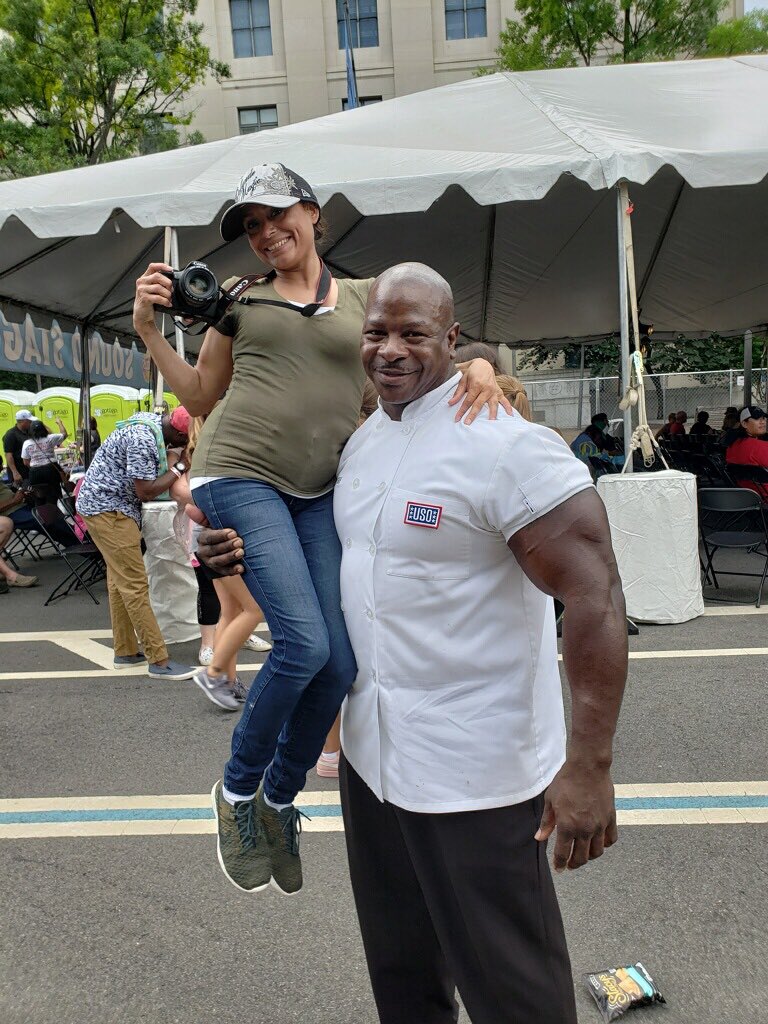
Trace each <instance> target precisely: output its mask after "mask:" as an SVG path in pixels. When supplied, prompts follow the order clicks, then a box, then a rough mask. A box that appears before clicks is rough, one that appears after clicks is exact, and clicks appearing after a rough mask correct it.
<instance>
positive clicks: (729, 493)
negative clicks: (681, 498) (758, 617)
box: [699, 487, 768, 608]
mask: <svg viewBox="0 0 768 1024" xmlns="http://www.w3.org/2000/svg"><path fill="white" fill-rule="evenodd" d="M699 531H700V534H701V543H702V546H703V548H704V554H705V559H704V562H703V566H702V568H703V571H704V580H705V582H706V583H709V581H710V580H711V581H712V584H713V585H714V587H715V589H716V590H719V589H720V583H719V582H718V578H717V577H718V575H720V576H753V577H756V578H758V579H759V580H760V587H759V589H758V591H757V600H756V602H755V607H756V608H759V607H760V602H761V600H762V595H763V586H764V585H765V579H766V576H768V518H766V509H765V506H764V505H763V503H762V502H761V501H760V498H759V496H758V495H757V494H755V492H754V491H750V490H747V489H746V488H745V487H716V488H710V487H704V488H702V489H701V490H700V491H699ZM721 549H723V550H729V551H746V552H747V553H748V554H755V555H758V556H759V557H760V558H762V559H763V571H762V572H736V571H735V570H732V569H728V570H726V569H718V570H717V572H716V571H715V568H714V565H713V564H712V563H713V559H714V557H715V554H716V553H717V552H718V551H719V550H721ZM713 600H727V599H724V598H718V599H713ZM732 603H733V604H745V603H746V602H744V601H733V602H732ZM750 603H751V602H750Z"/></svg>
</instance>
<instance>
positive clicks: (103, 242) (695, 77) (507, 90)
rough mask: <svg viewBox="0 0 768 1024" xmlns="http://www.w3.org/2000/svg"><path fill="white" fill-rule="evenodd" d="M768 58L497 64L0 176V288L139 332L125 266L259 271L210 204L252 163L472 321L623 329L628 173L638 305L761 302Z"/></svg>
mask: <svg viewBox="0 0 768 1024" xmlns="http://www.w3.org/2000/svg"><path fill="white" fill-rule="evenodd" d="M766 72H768V57H766V56H755V57H744V58H738V59H729V60H711V61H688V62H683V61H681V62H674V63H665V64H639V65H619V66H610V67H599V68H579V69H569V70H562V71H545V72H544V71H543V72H528V73H525V74H506V73H505V74H498V75H493V76H489V77H486V78H479V79H473V80H470V81H467V82H462V83H459V84H456V85H449V86H444V87H442V88H439V89H433V90H430V91H428V92H424V93H418V94H415V95H412V96H405V97H401V98H399V99H395V100H391V101H388V102H385V103H381V104H376V105H371V106H367V107H364V108H361V109H358V110H354V111H345V112H343V113H340V114H334V115H331V116H329V117H323V118H318V119H316V120H314V121H308V122H304V123H302V124H296V125H289V126H287V127H285V128H278V129H275V130H272V131H269V132H264V133H260V134H254V135H247V136H241V137H237V138H233V139H226V140H223V141H220V142H213V143H208V144H205V145H201V146H197V147H191V148H183V149H179V150H175V151H172V152H167V153H162V154H156V155H152V156H147V157H139V158H135V159H132V160H125V161H120V162H116V163H112V164H104V165H100V166H96V167H89V168H82V169H78V170H73V171H64V172H60V173H57V174H49V175H42V176H39V177H35V178H27V179H23V180H17V181H9V182H4V183H2V184H0V226H1V230H0V301H3V302H6V303H10V304H13V305H16V306H20V307H26V308H29V309H32V310H33V311H34V310H35V309H38V310H41V311H45V312H46V313H49V314H51V315H57V316H59V317H62V318H66V317H69V318H72V319H77V320H80V319H82V318H84V317H88V318H89V320H90V321H91V322H92V323H94V324H95V326H97V327H98V328H99V329H100V330H101V331H102V332H103V333H105V332H109V331H115V332H117V333H130V305H131V300H132V295H133V289H134V282H135V278H136V277H137V276H138V274H139V273H141V271H142V270H143V268H144V266H145V265H146V264H147V263H148V262H149V261H150V259H161V258H162V229H163V228H164V227H165V226H168V225H170V226H174V227H177V228H178V229H179V243H180V253H181V258H182V263H186V262H187V261H188V260H189V259H193V258H206V259H208V261H209V262H210V265H211V266H212V268H213V269H214V270H215V271H216V272H217V274H220V275H221V277H224V276H227V275H229V274H235V273H236V274H243V273H251V272H254V270H255V269H257V268H255V267H254V265H253V264H254V260H253V257H252V255H251V254H250V253H249V250H248V248H247V244H246V243H245V242H244V241H243V240H242V239H241V240H238V241H236V242H234V243H232V244H231V245H226V246H225V245H223V244H222V242H221V239H220V237H219V235H218V219H219V215H220V213H221V210H222V208H223V207H225V206H226V205H227V203H228V202H229V201H230V200H231V196H232V194H233V192H234V188H235V185H236V184H237V181H238V179H239V178H240V176H241V175H242V174H243V173H244V171H245V170H247V169H248V168H249V167H250V166H252V165H253V164H256V163H262V162H267V161H272V160H280V161H282V162H283V163H285V164H286V165H287V166H289V167H293V168H295V169H296V170H297V171H298V172H299V173H301V174H302V175H303V176H304V177H306V178H307V179H308V180H309V181H311V182H312V184H313V186H314V187H315V189H316V192H317V194H318V196H319V198H320V200H321V202H323V203H324V204H325V213H326V217H327V219H328V220H329V222H330V224H331V233H330V237H329V239H327V240H326V242H325V243H324V248H325V250H326V252H327V255H328V259H329V262H330V263H331V265H332V266H334V268H335V269H336V270H337V271H338V272H340V273H346V274H349V275H352V276H370V275H372V274H375V273H378V272H380V271H381V270H382V269H384V268H385V267H387V266H389V265H391V264H392V263H394V262H398V261H401V260H405V259H417V260H423V261H424V262H426V263H429V264H431V265H432V266H434V267H435V268H436V269H437V270H439V271H440V272H441V273H443V274H444V275H445V276H446V277H447V278H448V280H449V281H450V282H451V284H452V285H453V287H454V291H455V293H456V298H457V308H458V314H459V318H460V319H461V321H462V326H463V329H464V331H465V333H466V334H467V335H468V336H471V337H483V338H485V339H487V340H490V341H496V342H498V341H507V342H513V343H519V344H522V343H526V342H531V341H538V340H560V339H564V338H578V337H584V336H590V335H599V334H608V333H611V332H612V331H614V330H616V328H617V326H618V308H617V299H616V205H615V195H614V193H613V190H612V186H614V185H615V184H616V183H617V182H618V181H620V180H622V179H626V180H628V181H629V182H631V183H633V184H632V186H631V195H632V199H633V202H634V206H635V214H634V215H633V229H634V239H635V263H636V267H637V278H638V286H639V291H640V303H641V306H642V314H643V319H647V320H651V321H652V322H654V324H655V326H656V328H657V330H660V331H683V332H688V333H695V332H702V333H707V332H709V331H711V330H733V329H737V328H745V327H749V326H759V325H762V324H764V323H765V322H766V320H768V274H767V273H766V271H765V266H766V264H765V260H764V256H763V253H764V250H765V245H766V239H767V238H768V179H767V178H766V175H767V174H768V118H766V117H765V111H766V110H768V74H766Z"/></svg>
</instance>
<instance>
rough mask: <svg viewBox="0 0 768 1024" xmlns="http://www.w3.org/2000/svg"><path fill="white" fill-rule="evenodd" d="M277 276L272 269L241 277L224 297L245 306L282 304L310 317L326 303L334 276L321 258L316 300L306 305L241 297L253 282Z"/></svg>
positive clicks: (263, 281) (268, 281)
mask: <svg viewBox="0 0 768 1024" xmlns="http://www.w3.org/2000/svg"><path fill="white" fill-rule="evenodd" d="M276 277H277V271H275V270H270V272H269V273H268V274H252V275H251V276H250V277H241V278H240V280H239V281H236V282H235V283H234V284H233V285H232V287H231V288H229V289H228V290H227V291H226V292H222V298H223V300H224V301H225V302H226V303H231V302H241V303H242V304H243V305H245V306H282V307H283V308H284V309H292V310H293V311H294V313H300V314H301V315H302V316H305V317H310V316H314V315H315V313H316V312H317V311H318V309H320V308H321V307H322V306H323V305H324V304H325V300H326V299H327V298H328V294H329V293H330V290H331V284H332V282H333V278H332V277H331V272H330V270H329V269H328V267H326V265H325V263H324V262H323V261H322V260H320V279H319V280H318V282H317V290H316V292H315V301H314V302H308V303H307V304H306V306H294V304H293V303H292V302H285V301H281V300H279V299H254V298H250V297H249V298H246V299H241V298H240V296H241V295H242V294H243V292H245V291H247V290H248V289H249V288H250V287H251V285H253V284H269V283H271V282H272V281H274V279H275V278H276Z"/></svg>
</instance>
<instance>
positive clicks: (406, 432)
mask: <svg viewBox="0 0 768 1024" xmlns="http://www.w3.org/2000/svg"><path fill="white" fill-rule="evenodd" d="M410 432H411V428H410V427H403V433H404V434H410Z"/></svg>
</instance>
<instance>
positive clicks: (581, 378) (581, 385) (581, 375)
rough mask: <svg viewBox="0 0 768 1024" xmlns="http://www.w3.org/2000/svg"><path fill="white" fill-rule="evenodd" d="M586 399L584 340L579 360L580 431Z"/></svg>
mask: <svg viewBox="0 0 768 1024" xmlns="http://www.w3.org/2000/svg"><path fill="white" fill-rule="evenodd" d="M583 401H584V342H583V341H582V343H581V359H580V360H579V433H581V425H582V415H583V414H582V411H581V407H582V403H583Z"/></svg>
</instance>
